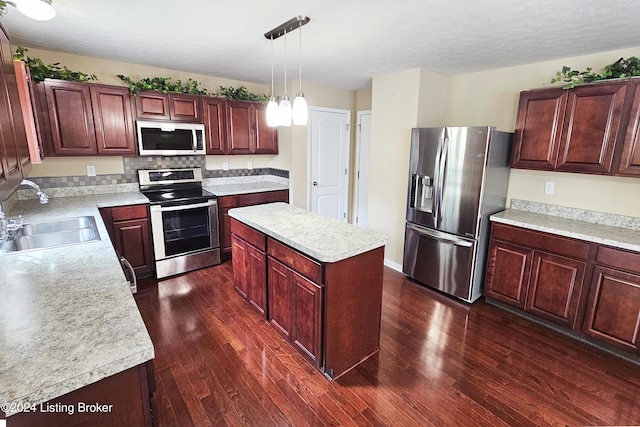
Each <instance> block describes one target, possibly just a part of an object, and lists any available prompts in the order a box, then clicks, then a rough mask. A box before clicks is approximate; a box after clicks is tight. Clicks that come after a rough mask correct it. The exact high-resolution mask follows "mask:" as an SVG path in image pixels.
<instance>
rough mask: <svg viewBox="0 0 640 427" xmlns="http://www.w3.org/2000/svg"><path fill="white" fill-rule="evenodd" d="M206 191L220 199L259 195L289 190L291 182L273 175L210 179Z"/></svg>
mask: <svg viewBox="0 0 640 427" xmlns="http://www.w3.org/2000/svg"><path fill="white" fill-rule="evenodd" d="M203 187H204V189H205V190H207V191H209V192H211V193H213V194H215V195H216V196H218V197H223V196H233V195H236V194H249V193H259V192H263V191H278V190H288V189H289V180H288V179H287V178H279V177H276V176H271V175H263V176H257V177H254V176H249V177H233V178H209V179H206V180H204V182H203Z"/></svg>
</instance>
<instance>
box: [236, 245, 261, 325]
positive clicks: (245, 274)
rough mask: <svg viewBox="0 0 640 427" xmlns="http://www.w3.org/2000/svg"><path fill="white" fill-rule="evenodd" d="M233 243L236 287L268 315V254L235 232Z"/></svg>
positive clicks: (243, 295)
mask: <svg viewBox="0 0 640 427" xmlns="http://www.w3.org/2000/svg"><path fill="white" fill-rule="evenodd" d="M263 240H264V237H263ZM231 245H232V249H233V253H234V257H233V276H234V277H233V279H234V287H235V289H236V291H237V292H238V293H239V294H240V296H242V298H244V299H245V300H247V301H248V302H249V303H250V304H251V305H253V306H254V307H255V308H256V309H257V310H258V311H259V312H260V313H261V314H262V315H264V316H265V317H266V311H267V305H266V304H267V287H266V271H267V270H266V269H267V267H266V266H267V258H266V254H265V252H264V251H263V250H260V249H259V248H257V247H255V246H253V245H251V244H250V243H248V242H246V241H244V240H243V239H241V238H240V237H238V236H237V235H235V234H234V235H233V236H231Z"/></svg>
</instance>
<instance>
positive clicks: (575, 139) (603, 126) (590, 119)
mask: <svg viewBox="0 0 640 427" xmlns="http://www.w3.org/2000/svg"><path fill="white" fill-rule="evenodd" d="M626 90H627V84H626V83H608V84H597V85H585V86H578V87H576V88H573V89H572V90H571V92H569V96H568V99H567V111H566V114H565V118H564V123H563V126H562V136H561V143H560V150H559V155H558V166H557V169H558V170H559V171H570V172H586V173H602V174H608V173H610V172H611V168H612V161H613V151H614V146H615V143H616V139H617V137H618V132H619V127H620V119H621V116H622V107H623V105H624V99H625V94H626Z"/></svg>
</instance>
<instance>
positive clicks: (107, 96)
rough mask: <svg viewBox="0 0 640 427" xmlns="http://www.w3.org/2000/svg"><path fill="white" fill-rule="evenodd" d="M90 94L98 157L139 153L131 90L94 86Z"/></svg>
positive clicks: (91, 87)
mask: <svg viewBox="0 0 640 427" xmlns="http://www.w3.org/2000/svg"><path fill="white" fill-rule="evenodd" d="M90 93H91V106H92V112H93V119H94V125H95V132H96V144H97V149H98V154H114V155H132V154H135V153H136V139H135V127H134V121H133V112H132V110H131V95H130V94H129V89H128V88H126V87H117V86H104V85H91V86H90Z"/></svg>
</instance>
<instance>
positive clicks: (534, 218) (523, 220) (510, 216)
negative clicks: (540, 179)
mask: <svg viewBox="0 0 640 427" xmlns="http://www.w3.org/2000/svg"><path fill="white" fill-rule="evenodd" d="M540 205H542V204H540ZM518 206H519V207H520V205H518ZM547 206H549V205H547ZM524 207H525V208H526V207H528V205H527V206H524ZM536 210H537V211H531V210H523V209H513V208H512V209H507V210H505V211H503V212H500V213H497V214H494V215H492V216H491V221H493V222H498V223H502V224H507V225H513V226H517V227H523V228H528V229H531V230H536V231H542V232H546V233H552V234H557V235H560V236H565V237H572V238H574V239H581V240H585V241H588V242H594V243H600V244H603V245H608V246H613V247H617V248H621V249H628V250H631V251H637V252H640V230H638V229H635V228H629V227H625V226H620V225H621V223H623V222H621V221H619V220H617V218H616V217H618V216H615V215H611V218H612V220H613V222H611V221H607V220H606V217H604V220H601V218H603V215H606V214H602V213H599V212H593V213H591V214H590V211H580V212H575V211H576V210H569V209H563V211H567V212H566V213H567V216H568V215H571V217H567V216H564V215H563V212H562V211H560V212H558V211H554V210H548V211H546V213H542V212H545V211H544V210H540V209H536ZM551 213H553V214H551ZM573 218H581V220H578V219H573ZM625 218H630V217H625ZM592 220H599V221H600V223H597V222H591V221H592ZM631 220H632V219H631ZM628 222H629V221H628ZM631 222H634V221H631ZM611 223H614V224H617V225H609V224H611Z"/></svg>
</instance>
